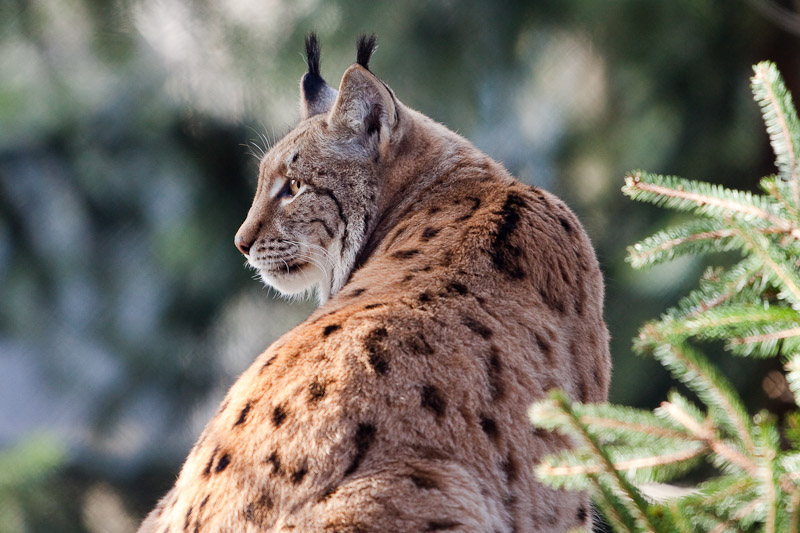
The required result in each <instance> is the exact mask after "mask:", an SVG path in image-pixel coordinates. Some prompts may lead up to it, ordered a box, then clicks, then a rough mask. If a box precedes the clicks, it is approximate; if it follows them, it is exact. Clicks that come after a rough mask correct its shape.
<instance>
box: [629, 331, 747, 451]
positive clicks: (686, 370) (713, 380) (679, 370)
mask: <svg viewBox="0 0 800 533" xmlns="http://www.w3.org/2000/svg"><path fill="white" fill-rule="evenodd" d="M639 337H640V339H644V340H643V341H642V342H641V343H640V344H639V345H637V346H635V348H637V349H638V350H641V349H643V348H644V349H646V348H645V347H646V346H647V345H650V347H651V349H652V352H653V355H654V356H655V357H656V359H658V360H659V362H661V364H662V365H664V366H665V367H666V368H667V369H669V370H670V371H671V372H672V374H673V375H674V376H675V377H676V378H677V379H679V380H680V381H682V382H683V383H685V384H686V386H687V387H689V388H690V389H692V390H693V391H694V392H695V393H696V394H697V395H698V397H699V398H700V399H701V400H703V402H704V403H705V404H706V405H708V406H709V407H710V408H712V409H713V410H714V411H715V414H716V416H717V417H718V420H719V422H720V424H721V425H722V426H724V427H727V428H729V429H730V430H731V433H732V435H734V436H736V437H737V438H738V440H739V441H740V442H741V443H742V444H743V445H744V447H745V449H746V450H748V452H749V453H753V452H754V445H753V440H752V437H751V428H750V420H749V417H748V416H747V410H746V409H745V408H744V406H743V405H742V403H741V401H740V400H739V398H738V395H737V394H736V392H735V391H734V389H733V387H732V386H731V385H730V383H729V382H728V380H727V379H726V378H725V377H724V376H722V375H721V374H719V373H718V372H717V371H716V369H715V368H714V367H713V366H711V365H710V364H709V363H708V361H707V360H706V359H705V358H704V357H702V356H701V355H700V354H699V353H698V352H696V351H694V350H692V349H691V348H690V347H689V346H688V345H686V344H675V345H670V344H667V343H666V342H668V341H669V339H665V338H664V337H662V336H661V335H660V333H659V332H658V331H657V330H655V329H654V328H653V327H652V325H650V326H647V325H646V326H645V327H644V328H642V330H641V332H640V333H639Z"/></svg>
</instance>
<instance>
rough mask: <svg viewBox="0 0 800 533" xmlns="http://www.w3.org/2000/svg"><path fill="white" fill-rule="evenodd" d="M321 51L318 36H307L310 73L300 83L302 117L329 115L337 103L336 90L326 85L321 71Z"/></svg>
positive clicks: (307, 56)
mask: <svg viewBox="0 0 800 533" xmlns="http://www.w3.org/2000/svg"><path fill="white" fill-rule="evenodd" d="M319 60H320V51H319V41H318V40H317V34H316V33H314V32H313V31H312V32H311V33H310V34H308V36H306V63H308V72H306V73H305V74H303V79H302V80H301V81H300V116H301V117H302V118H303V119H304V120H305V119H307V118H308V117H313V116H314V115H319V114H320V113H327V112H328V111H329V110H330V108H331V106H333V103H334V102H335V101H336V89H334V88H333V87H331V86H330V85H328V84H327V83H325V80H324V79H322V75H321V74H320V69H319Z"/></svg>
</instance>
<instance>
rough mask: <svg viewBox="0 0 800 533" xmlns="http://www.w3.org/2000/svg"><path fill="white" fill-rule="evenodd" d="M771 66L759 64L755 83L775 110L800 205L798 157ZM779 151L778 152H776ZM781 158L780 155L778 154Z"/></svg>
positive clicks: (795, 199) (792, 182)
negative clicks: (774, 82) (774, 84)
mask: <svg viewBox="0 0 800 533" xmlns="http://www.w3.org/2000/svg"><path fill="white" fill-rule="evenodd" d="M770 66H771V65H770V64H769V63H766V62H762V63H759V64H758V65H756V67H755V69H754V70H755V75H754V76H753V81H754V82H757V83H759V85H761V86H762V87H763V88H764V93H765V95H766V97H767V101H768V102H769V104H768V106H769V108H770V109H772V110H774V112H775V117H776V120H777V123H778V127H779V128H780V133H781V136H782V137H783V143H784V146H785V147H786V152H787V153H786V159H787V160H788V161H787V162H788V165H789V175H790V185H791V188H792V196H793V199H794V205H800V186H799V185H798V174H797V155H796V154H795V150H794V143H793V142H792V133H791V131H790V129H789V123H788V121H787V120H786V117H785V116H784V114H783V113H782V112H781V108H782V106H781V103H780V101H779V100H778V95H776V94H775V90H774V87H773V85H772V82H771V80H770V79H769V77H770V76H769V73H768V70H769V69H770ZM777 81H778V83H780V84H781V85H783V84H782V82H780V79H778V80H777ZM776 151H777V150H776ZM778 155H779V157H780V154H778Z"/></svg>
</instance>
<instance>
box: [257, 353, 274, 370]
mask: <svg viewBox="0 0 800 533" xmlns="http://www.w3.org/2000/svg"><path fill="white" fill-rule="evenodd" d="M276 357H277V355H273V356H272V357H270V358H269V359H267V362H266V363H264V365H263V366H262V367H261V370H260V371H259V372H263V371H264V369H266V368H267V367H268V366H269V365H271V364H272V363H273V361H275V358H276Z"/></svg>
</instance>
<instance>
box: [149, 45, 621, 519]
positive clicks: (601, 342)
mask: <svg viewBox="0 0 800 533" xmlns="http://www.w3.org/2000/svg"><path fill="white" fill-rule="evenodd" d="M374 50H375V38H374V36H373V37H369V38H367V37H362V38H361V39H360V40H359V43H358V51H357V61H356V63H355V64H354V65H353V66H351V67H350V68H348V69H347V71H346V72H345V73H344V75H343V77H342V80H341V83H340V84H339V88H338V90H337V89H334V88H332V87H330V86H329V85H328V84H327V83H326V82H325V81H324V80H323V78H322V76H321V71H320V52H319V44H318V42H317V39H316V37H315V36H314V35H313V34H312V35H311V36H310V37H309V38H308V39H307V40H306V55H307V58H308V72H307V73H306V74H305V75H304V76H303V78H302V81H301V97H300V110H301V118H302V119H301V122H300V124H299V125H298V126H297V127H296V128H295V129H294V130H293V131H292V132H291V133H289V134H288V135H287V136H286V137H285V138H284V139H282V140H281V141H280V142H278V143H277V144H276V145H275V146H274V147H273V148H272V149H271V150H270V152H269V153H268V154H267V155H266V156H265V157H264V158H263V161H262V162H261V166H260V169H259V181H258V187H257V190H256V193H255V198H254V200H253V205H252V207H251V208H250V211H249V212H248V214H247V218H246V219H245V221H244V223H243V224H242V226H241V228H239V231H238V232H237V234H236V237H235V244H236V246H237V248H239V250H240V251H241V252H242V253H243V254H244V255H245V256H246V257H247V260H248V263H249V264H250V265H251V266H252V267H253V268H256V269H257V270H258V272H259V274H260V275H261V277H262V279H263V280H264V281H265V282H266V283H268V284H269V285H271V286H273V287H275V288H276V289H277V290H279V291H281V292H283V293H285V294H296V293H299V292H303V291H307V290H309V289H315V290H316V292H317V295H318V297H319V299H320V302H321V306H320V307H319V309H317V310H316V311H315V312H314V313H313V314H312V315H311V317H309V319H308V320H306V321H305V322H303V323H302V324H300V325H299V326H297V327H296V328H294V329H293V330H291V331H290V332H288V333H287V334H285V335H284V336H283V337H282V338H281V339H279V340H278V341H277V342H276V343H275V344H273V345H272V346H270V347H269V348H268V349H267V350H266V351H265V352H264V353H263V354H261V355H260V356H259V357H258V358H256V360H255V362H254V363H253V365H252V366H251V367H250V368H249V369H248V370H247V371H245V372H244V373H243V374H242V376H241V377H240V378H239V379H238V380H237V382H236V383H235V384H234V385H233V387H232V388H231V389H230V391H229V392H228V394H227V396H226V398H225V400H224V402H223V404H222V406H221V407H220V409H219V411H218V413H217V414H216V415H215V417H214V418H213V419H212V420H211V421H210V422H209V423H208V425H207V427H206V428H205V430H204V431H203V433H202V435H201V436H200V439H199V440H198V442H197V444H196V445H195V446H194V448H193V449H192V451H191V452H190V454H189V456H188V458H187V459H186V463H185V464H184V465H183V468H182V470H181V473H180V475H179V477H178V480H177V482H176V483H175V486H174V488H173V489H172V490H171V491H170V492H169V493H168V494H167V495H166V496H165V497H164V498H163V499H162V500H161V501H160V502H159V503H158V505H157V506H156V508H155V509H154V510H153V511H152V512H151V513H150V515H148V518H147V519H146V520H145V522H144V523H143V524H142V526H141V529H140V531H143V532H149V531H158V532H161V531H185V530H186V531H209V532H211V531H275V532H277V531H289V530H292V531H310V532H323V531H326V532H334V531H342V532H367V531H376V532H377V531H381V532H385V531H474V532H478V531H480V532H483V531H486V532H512V531H515V532H522V531H566V530H568V529H571V528H587V527H589V524H590V512H589V507H588V505H589V502H588V499H587V497H586V496H585V495H583V494H579V493H568V492H560V491H554V490H551V489H549V488H547V487H544V486H542V485H541V484H539V483H538V482H537V481H536V479H535V477H534V475H533V466H534V465H535V464H536V462H537V460H538V459H539V458H541V457H542V456H543V455H545V454H547V453H552V452H554V451H557V450H559V449H563V448H564V447H568V446H570V442H569V441H567V440H565V439H564V438H562V437H560V436H559V435H556V434H550V433H547V432H543V431H541V430H533V429H532V428H531V427H530V425H529V424H528V423H527V419H526V408H527V406H528V405H529V404H530V403H532V402H533V401H535V400H537V399H540V398H542V397H543V395H544V394H545V392H546V391H547V390H548V389H550V388H553V387H558V388H561V389H563V390H565V391H566V392H567V393H568V394H570V395H571V396H572V397H573V398H574V399H577V400H581V401H603V400H605V399H606V395H607V389H608V381H609V375H610V361H609V355H608V334H607V331H606V327H605V324H604V322H603V316H602V303H603V284H602V276H601V274H600V270H599V267H598V264H597V260H596V258H595V256H594V252H593V250H592V247H591V244H590V242H589V240H588V238H587V236H586V234H585V232H584V231H583V228H582V227H581V225H580V223H579V222H578V220H577V219H576V218H575V216H574V215H573V213H572V212H571V211H570V210H569V209H568V208H567V206H566V205H565V204H564V203H563V202H562V201H560V200H559V199H557V198H556V197H555V196H553V195H551V194H550V193H548V192H546V191H543V190H541V189H537V188H534V187H529V186H527V185H524V184H522V183H520V182H518V181H516V180H515V179H514V178H512V177H511V176H510V175H509V174H508V172H507V171H506V170H505V169H504V168H503V167H502V166H501V165H500V164H498V163H496V162H495V161H493V160H492V159H490V158H489V157H488V156H486V155H485V154H483V153H481V152H480V151H479V150H477V149H476V148H475V147H473V146H472V145H471V144H470V143H469V142H468V141H466V140H465V139H463V138H462V137H460V136H458V135H457V134H455V133H453V132H451V131H450V130H448V129H447V128H445V127H444V126H442V125H441V124H437V123H435V122H434V121H432V120H431V119H429V118H427V117H425V116H424V115H422V114H420V113H418V112H416V111H414V110H412V109H410V108H408V107H406V106H405V105H403V104H402V103H400V102H399V101H398V100H397V98H396V97H395V95H394V93H393V92H392V90H391V89H390V88H389V87H388V86H387V85H386V84H385V83H383V82H382V81H381V80H380V79H378V78H377V77H376V76H375V75H374V74H373V73H372V72H371V71H370V70H369V60H370V57H371V56H372V53H373V52H374Z"/></svg>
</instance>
